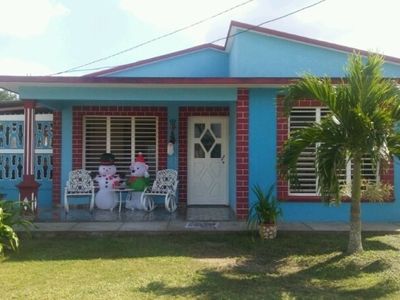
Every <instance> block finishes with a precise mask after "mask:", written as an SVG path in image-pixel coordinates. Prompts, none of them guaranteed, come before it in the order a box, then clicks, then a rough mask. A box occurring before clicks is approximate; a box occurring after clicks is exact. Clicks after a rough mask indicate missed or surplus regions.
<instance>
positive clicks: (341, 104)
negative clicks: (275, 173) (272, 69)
mask: <svg viewBox="0 0 400 300" xmlns="http://www.w3.org/2000/svg"><path fill="white" fill-rule="evenodd" d="M382 65H383V58H382V57H381V56H379V55H376V54H374V55H369V56H368V57H366V59H364V58H362V57H361V56H360V55H359V54H353V55H351V56H350V58H349V62H348V65H347V67H346V77H345V78H344V79H343V80H341V81H340V82H339V83H337V84H336V83H335V84H334V83H332V81H331V80H330V79H329V78H322V79H321V78H317V77H315V76H312V75H305V76H304V77H302V78H301V79H300V80H299V81H297V82H296V83H294V84H293V85H290V86H288V87H287V88H286V90H285V98H284V106H285V109H286V113H290V111H291V108H292V107H293V105H294V103H295V101H296V100H297V99H304V98H305V99H316V100H319V101H320V102H321V104H322V105H323V106H326V107H327V108H329V110H330V114H329V115H328V116H327V117H326V118H323V119H322V121H321V122H320V123H319V124H317V123H315V124H313V125H311V126H310V127H307V128H304V129H300V130H297V131H295V132H294V133H293V134H291V136H290V137H289V139H288V140H287V142H286V143H285V145H284V147H283V150H282V152H281V153H280V155H279V166H280V171H281V173H282V174H283V175H284V176H285V177H286V178H287V179H289V180H293V179H294V180H295V179H296V163H297V160H298V158H299V155H300V154H301V153H302V152H303V151H304V150H305V148H307V147H309V146H311V145H316V144H317V143H318V145H319V146H318V148H317V151H316V158H315V168H316V174H317V182H318V187H319V193H320V195H321V197H322V199H324V200H329V201H333V200H334V201H337V202H338V203H339V202H340V199H341V195H340V188H341V186H340V183H339V173H340V171H341V170H343V169H345V166H346V164H347V162H348V161H349V160H351V161H352V163H353V169H352V174H351V175H352V182H351V213H350V233H349V242H348V248H347V251H348V253H355V252H358V251H363V246H362V240H361V205H360V199H361V180H362V178H361V164H362V157H364V156H368V157H371V159H372V161H373V163H374V165H375V166H376V165H377V164H378V162H379V163H380V165H381V166H382V165H383V162H388V163H390V162H391V160H392V159H393V155H395V156H399V155H400V135H399V134H398V133H397V132H396V130H395V125H396V122H398V121H400V92H399V89H398V87H397V85H396V83H395V82H394V81H392V80H388V79H385V78H383V77H382Z"/></svg>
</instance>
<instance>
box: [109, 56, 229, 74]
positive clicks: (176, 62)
mask: <svg viewBox="0 0 400 300" xmlns="http://www.w3.org/2000/svg"><path fill="white" fill-rule="evenodd" d="M228 73H229V72H228V54H227V53H226V52H223V51H221V50H216V49H202V50H199V51H196V52H189V53H185V54H183V55H180V56H176V57H173V58H169V59H164V60H161V61H154V62H150V63H147V64H144V65H141V66H138V67H133V68H128V69H127V70H123V71H118V72H114V73H110V74H107V75H104V76H106V77H109V76H110V77H124V76H126V77H227V76H228Z"/></svg>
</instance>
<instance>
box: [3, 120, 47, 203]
mask: <svg viewBox="0 0 400 300" xmlns="http://www.w3.org/2000/svg"><path fill="white" fill-rule="evenodd" d="M52 142H53V115H52V114H37V115H36V122H35V163H34V164H35V178H36V181H38V182H39V183H40V184H41V187H40V190H39V198H42V199H45V198H46V201H44V200H43V202H49V203H50V202H51V188H52V176H53V149H52ZM23 154H24V115H23V114H18V115H0V180H1V183H0V193H4V194H6V197H7V199H10V200H17V199H18V189H17V188H16V187H15V185H16V184H18V183H20V182H21V180H22V175H23V171H24V170H23V168H24V167H23V165H24V158H23ZM39 201H40V199H39Z"/></svg>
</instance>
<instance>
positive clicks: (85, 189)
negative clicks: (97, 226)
mask: <svg viewBox="0 0 400 300" xmlns="http://www.w3.org/2000/svg"><path fill="white" fill-rule="evenodd" d="M68 196H71V197H77V196H90V204H89V209H90V211H92V210H93V207H94V184H93V179H92V177H91V176H90V172H89V171H86V170H83V169H78V170H73V171H71V172H69V178H68V180H67V183H66V185H65V189H64V208H65V212H66V213H68V212H69V204H68Z"/></svg>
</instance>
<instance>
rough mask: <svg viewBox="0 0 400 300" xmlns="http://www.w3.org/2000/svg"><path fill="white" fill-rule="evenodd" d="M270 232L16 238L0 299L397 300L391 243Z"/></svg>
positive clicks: (397, 259)
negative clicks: (359, 247)
mask: <svg viewBox="0 0 400 300" xmlns="http://www.w3.org/2000/svg"><path fill="white" fill-rule="evenodd" d="M346 243H347V234H328V233H324V234H322V233H321V234H315V233H303V234H300V233H286V232H280V233H279V236H278V238H277V239H276V240H273V241H265V242H263V241H260V240H258V238H257V237H253V236H251V235H249V234H247V233H241V234H222V233H220V234H181V235H177V234H175V235H137V236H130V237H111V236H108V237H107V236H106V237H86V238H71V237H63V238H62V237H57V238H32V239H23V240H22V246H21V249H20V250H19V252H18V253H11V254H9V256H6V257H4V258H3V259H1V260H0V282H1V291H0V298H1V299H155V298H157V299H196V298H198V299H295V298H299V299H310V298H311V299H376V298H384V299H400V251H399V250H400V235H383V234H364V247H365V249H366V251H365V252H364V253H362V254H361V255H357V256H346V255H344V254H343V252H342V250H343V249H345V248H346Z"/></svg>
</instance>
